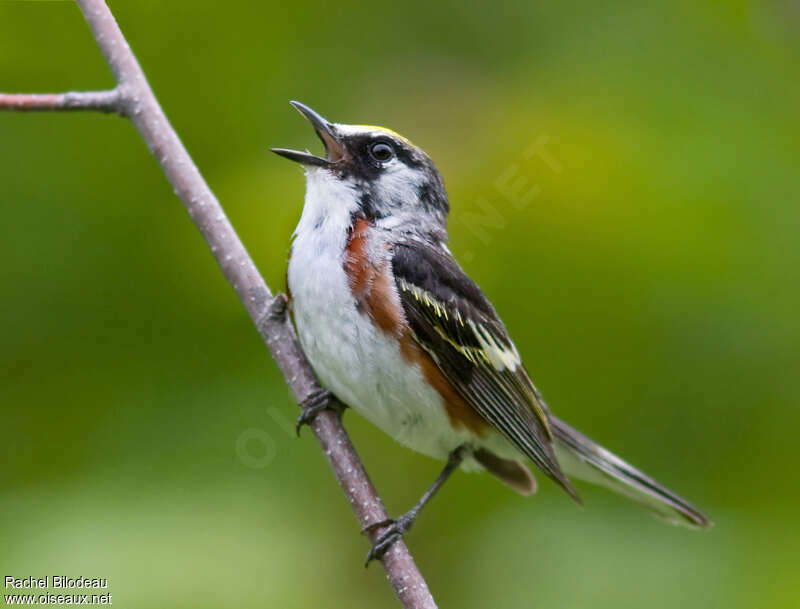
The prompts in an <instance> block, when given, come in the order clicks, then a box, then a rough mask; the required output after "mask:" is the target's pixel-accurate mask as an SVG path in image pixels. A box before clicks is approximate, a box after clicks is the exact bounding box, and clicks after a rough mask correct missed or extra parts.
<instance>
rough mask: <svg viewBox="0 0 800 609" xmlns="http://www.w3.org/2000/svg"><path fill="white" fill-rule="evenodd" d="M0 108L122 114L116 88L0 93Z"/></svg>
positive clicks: (22, 110)
mask: <svg viewBox="0 0 800 609" xmlns="http://www.w3.org/2000/svg"><path fill="white" fill-rule="evenodd" d="M0 108H3V109H5V110H16V111H18V112H49V111H53V110H59V111H64V110H78V111H79V110H92V111H95V112H115V113H117V114H122V112H121V109H122V104H121V103H120V94H119V90H118V89H111V90H110V91H85V92H80V93H78V92H70V93H38V94H35V95H31V94H26V93H19V94H15V93H0Z"/></svg>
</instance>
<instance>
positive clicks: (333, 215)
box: [288, 172, 470, 458]
mask: <svg viewBox="0 0 800 609" xmlns="http://www.w3.org/2000/svg"><path fill="white" fill-rule="evenodd" d="M319 173H320V174H321V173H322V172H319ZM327 180H328V178H326V177H325V176H324V174H323V175H321V176H318V177H316V178H315V177H314V176H313V174H311V173H310V174H309V180H308V182H309V184H308V192H307V195H306V205H305V208H304V210H303V216H302V217H301V219H300V223H299V224H298V227H297V230H296V231H295V235H296V238H295V241H294V243H293V245H292V256H291V259H290V261H289V272H288V282H289V289H290V290H291V293H292V300H293V311H294V319H295V324H296V326H297V332H298V337H299V339H300V344H301V345H302V347H303V350H304V351H305V353H306V356H307V357H308V359H309V361H310V362H311V365H312V367H313V368H314V371H315V372H316V373H317V376H318V377H319V380H320V382H321V383H322V384H323V385H324V386H325V387H327V388H328V389H330V390H331V391H332V392H333V393H334V394H335V395H337V396H338V397H339V398H340V399H341V400H342V401H344V402H345V403H346V404H347V405H349V406H351V407H352V408H353V409H354V410H356V411H357V412H359V413H360V414H361V415H363V416H364V417H366V418H367V419H369V420H370V421H372V422H373V423H374V424H375V425H377V426H378V427H380V428H381V429H382V430H383V431H385V432H386V433H388V434H389V435H391V436H392V437H394V438H395V439H396V440H397V441H398V442H401V443H402V444H405V445H406V446H408V447H409V448H412V449H414V450H416V451H418V452H421V453H424V454H427V455H430V456H432V457H436V458H445V457H446V456H447V455H448V454H449V452H450V451H452V450H453V449H454V448H456V447H457V446H459V445H460V444H462V443H464V442H466V441H468V440H469V439H470V435H469V434H468V432H466V431H463V430H459V431H457V430H454V429H453V428H452V426H451V425H450V422H449V420H448V418H447V415H446V413H445V410H444V407H443V404H442V400H441V397H440V396H439V394H438V393H437V392H436V390H434V389H433V388H432V387H431V386H430V385H428V384H427V382H425V381H424V378H423V376H422V372H421V371H420V370H419V368H418V367H417V366H416V365H411V364H409V363H407V362H406V361H405V360H404V359H403V357H402V356H401V354H400V347H399V344H398V343H397V341H396V339H394V338H392V337H388V336H387V335H385V334H384V333H382V332H381V331H380V330H378V329H377V328H376V327H375V326H374V325H373V323H372V321H371V320H370V319H369V317H367V316H366V315H364V314H362V313H360V312H359V311H358V310H357V309H356V302H355V299H354V298H353V296H352V294H351V291H350V287H349V284H348V279H347V276H346V274H345V271H344V249H345V245H346V239H347V229H348V227H349V224H350V217H351V213H352V209H351V207H352V205H353V204H354V201H355V199H354V193H353V192H348V189H347V188H345V187H343V186H341V185H340V186H339V188H338V190H337V189H334V188H332V187H331V186H332V185H331V184H330V183H325V182H326V181H327ZM322 186H324V188H320V187H322ZM320 189H321V190H324V192H325V197H326V198H325V200H320V199H319V198H318V196H317V195H318V194H320V193H319V190H320Z"/></svg>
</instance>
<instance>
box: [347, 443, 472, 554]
mask: <svg viewBox="0 0 800 609" xmlns="http://www.w3.org/2000/svg"><path fill="white" fill-rule="evenodd" d="M471 450H472V449H471V448H470V447H469V446H466V445H463V446H459V447H458V448H456V449H455V450H454V451H453V452H451V453H450V456H449V457H448V459H447V463H446V464H445V466H444V469H443V470H442V472H441V473H440V474H439V476H438V477H437V478H436V480H434V481H433V484H431V486H430V487H429V488H428V490H426V491H425V493H424V494H423V495H422V497H421V498H420V500H419V501H418V502H417V503H416V505H414V507H412V508H411V509H410V510H408V511H407V512H406V513H405V514H403V515H402V516H399V517H398V518H387V519H386V520H379V521H378V522H373V523H372V524H368V525H367V526H365V527H364V528H363V529H361V532H362V533H364V534H369V533H372V532H373V531H376V530H379V529H384V528H385V530H384V531H383V532H382V533H380V534H379V535H378V537H377V538H376V539H375V541H374V542H373V544H372V547H371V548H370V550H369V552H368V553H367V559H366V561H365V562H364V566H365V567H368V566H369V563H370V562H372V561H373V560H376V559H378V560H380V559H381V558H382V557H383V555H384V554H386V551H387V550H388V549H389V548H391V547H392V545H393V544H394V543H395V542H396V541H397V540H398V539H400V538H401V537H403V535H404V534H405V533H406V532H407V531H408V529H410V528H411V525H412V524H414V521H415V520H416V519H417V516H418V515H419V513H420V511H421V510H422V508H423V507H425V505H426V504H427V503H428V502H429V501H430V500H431V499H432V498H433V496H434V495H435V494H436V492H437V491H438V490H439V489H440V488H442V486H443V485H444V483H445V482H447V479H448V478H450V476H451V475H452V473H453V472H454V471H455V470H456V469H458V466H459V465H461V462H462V461H463V460H464V458H465V457H467V456H468V455H469V454H470V453H471Z"/></svg>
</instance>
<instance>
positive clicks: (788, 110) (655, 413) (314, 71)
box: [0, 0, 800, 609]
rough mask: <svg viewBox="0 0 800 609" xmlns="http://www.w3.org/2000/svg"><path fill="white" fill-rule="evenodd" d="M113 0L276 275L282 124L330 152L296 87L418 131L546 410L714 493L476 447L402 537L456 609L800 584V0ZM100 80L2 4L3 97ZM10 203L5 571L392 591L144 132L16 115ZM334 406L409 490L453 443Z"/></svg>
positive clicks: (1, 394) (276, 602) (682, 601)
mask: <svg viewBox="0 0 800 609" xmlns="http://www.w3.org/2000/svg"><path fill="white" fill-rule="evenodd" d="M112 9H113V10H114V11H115V13H116V16H117V18H118V20H119V22H120V24H121V26H122V28H123V31H124V32H125V33H126V35H127V36H128V39H129V41H130V43H131V45H132V46H133V48H134V50H135V52H136V53H137V54H138V56H139V58H140V60H141V62H142V64H143V67H144V69H145V71H146V73H147V74H148V77H149V79H150V81H151V84H152V85H153V87H154V89H155V91H156V94H157V95H158V97H159V99H160V101H161V102H162V104H163V106H164V109H165V111H166V112H167V114H168V115H169V117H170V118H171V120H172V122H173V124H174V125H175V127H176V128H177V130H178V132H179V133H180V135H181V136H182V138H183V140H184V142H185V143H186V145H187V147H188V148H189V150H190V151H191V153H192V155H193V156H194V158H195V160H196V161H197V162H198V164H199V166H200V168H201V170H202V171H203V172H204V174H205V176H206V178H207V179H208V181H209V183H210V184H211V186H212V188H213V189H214V190H215V191H216V193H217V194H218V196H219V197H220V200H221V201H222V203H223V205H224V206H225V208H226V210H227V211H228V213H229V214H230V217H231V219H232V221H233V223H234V225H235V226H236V227H237V228H238V230H239V231H240V234H241V236H242V238H243V239H244V241H245V243H246V244H247V246H248V247H249V249H250V251H251V252H252V253H253V255H254V257H255V259H256V261H257V262H258V264H259V266H260V268H261V269H262V271H263V272H264V274H265V277H266V278H267V280H268V281H269V282H270V284H271V285H272V286H274V287H276V288H278V287H281V286H282V285H283V276H284V269H285V259H286V253H287V247H288V244H289V238H290V234H291V232H292V229H293V226H294V223H295V222H296V221H297V218H298V216H299V212H300V207H301V201H302V196H303V180H302V176H301V174H300V172H299V171H298V169H297V168H295V167H292V166H291V165H289V164H288V163H287V162H286V161H284V160H282V159H279V158H277V157H274V156H273V155H271V154H270V153H269V152H268V150H267V148H268V146H290V147H291V146H294V147H303V146H316V145H317V142H316V140H315V138H314V137H313V134H312V133H311V132H310V130H309V128H308V126H307V125H306V124H305V123H304V121H303V120H302V119H301V118H300V117H299V116H297V115H296V113H295V112H294V111H293V110H292V109H291V108H290V107H289V106H288V104H287V101H288V100H289V99H300V100H302V101H304V102H306V103H308V104H310V105H312V106H313V107H314V108H316V109H319V110H320V111H321V112H323V113H324V114H326V115H328V116H329V117H330V118H332V119H334V120H338V121H342V122H359V123H371V124H375V123H377V124H385V125H388V126H390V127H392V128H394V129H396V130H398V131H399V132H401V133H403V134H405V135H408V136H409V137H410V138H411V139H413V140H414V141H415V142H416V143H418V144H419V145H421V146H422V147H423V148H425V149H426V150H427V151H428V152H429V153H430V154H431V156H432V157H433V158H434V159H435V160H436V161H437V163H438V164H439V168H440V169H441V170H442V173H443V175H444V177H445V179H446V181H447V183H448V186H449V192H450V199H451V203H452V209H453V211H452V215H451V223H450V225H451V245H452V249H453V250H454V252H455V253H456V255H457V256H459V257H460V258H461V260H462V261H463V262H464V265H465V266H466V268H467V269H468V271H469V272H470V273H471V274H472V275H473V276H474V277H475V278H476V279H477V280H478V282H479V283H480V284H481V285H482V286H483V287H484V289H485V290H486V291H487V293H488V294H489V296H490V297H491V298H492V299H493V300H494V301H495V304H496V305H497V308H498V309H499V311H500V312H501V314H502V315H503V317H504V319H505V321H506V323H507V325H508V326H509V328H510V330H511V331H512V334H513V335H514V337H515V339H516V342H517V344H518V346H519V348H520V351H521V352H522V353H523V355H524V356H525V358H526V361H527V364H528V367H529V369H530V370H531V372H532V374H533V375H534V378H535V379H536V380H537V384H538V385H539V386H540V388H541V389H542V390H543V391H544V393H545V396H546V397H547V399H548V401H549V403H550V404H551V406H552V407H553V408H554V410H555V411H556V412H558V413H559V414H561V415H563V416H564V417H565V418H567V419H568V420H570V421H571V422H573V423H574V424H575V425H576V426H577V427H579V428H581V429H582V430H584V431H585V432H587V433H588V434H590V435H592V436H593V437H595V438H596V439H598V440H599V441H601V442H602V443H603V444H605V445H607V446H608V447H609V448H611V449H612V450H615V451H617V452H619V453H620V454H621V455H622V456H624V457H625V458H627V459H629V460H631V461H632V462H633V463H636V464H638V465H640V466H642V467H643V468H644V469H645V470H646V471H648V472H649V473H651V474H652V475H654V476H655V477H656V478H658V479H659V480H661V481H663V482H664V483H666V484H668V485H670V486H672V487H673V488H675V489H676V490H678V491H679V492H681V493H682V494H685V495H686V496H687V497H689V498H690V499H692V500H694V501H696V502H697V503H698V504H699V505H700V506H701V507H703V508H704V509H706V510H707V511H708V512H709V514H710V515H711V516H712V517H713V518H714V519H715V521H716V527H715V528H714V529H713V530H712V531H710V532H709V533H693V532H689V531H684V530H680V529H674V528H670V527H666V526H663V525H661V524H660V523H658V522H656V521H655V520H653V519H650V518H648V516H647V515H646V514H644V513H642V512H641V511H640V510H638V509H637V508H635V507H632V506H630V505H629V504H627V503H626V502H624V501H622V500H618V499H617V498H614V497H612V496H610V495H608V494H607V493H605V492H604V491H602V490H595V489H590V488H587V487H585V486H582V487H581V492H582V494H583V496H584V500H585V503H586V507H585V508H584V509H582V510H581V509H578V508H577V507H576V506H575V505H573V504H572V503H571V502H570V501H569V499H568V498H567V497H566V496H565V495H563V493H560V492H559V491H558V490H557V489H556V488H555V487H554V485H552V484H550V483H547V482H545V483H543V484H542V488H541V490H540V492H539V495H538V496H536V497H533V498H530V499H528V500H525V499H523V498H521V497H518V496H516V495H514V494H513V493H511V492H509V491H508V490H506V489H505V488H504V487H503V486H501V485H499V484H497V483H496V482H495V481H494V480H491V479H489V478H488V477H486V476H480V475H466V474H463V475H459V476H456V478H455V479H454V480H453V481H452V483H450V484H449V485H448V486H447V487H446V488H445V489H444V491H443V492H442V495H441V497H439V498H438V499H437V500H436V501H434V503H433V504H432V506H431V507H430V508H429V511H427V512H426V513H425V514H424V515H423V517H422V518H421V519H420V521H419V522H418V524H417V525H416V526H415V528H414V529H413V530H412V531H411V533H410V534H409V536H408V540H409V543H410V546H411V548H412V551H413V553H414V555H415V557H416V558H417V560H418V562H419V563H420V566H421V568H422V570H423V572H424V573H425V575H426V576H427V578H428V581H429V583H430V585H431V587H432V589H433V590H434V592H435V593H436V596H437V598H438V600H439V601H440V603H441V606H448V607H461V608H468V607H487V606H503V607H529V606H536V607H559V608H568V607H589V606H591V607H593V608H596V609H599V608H602V607H613V608H615V609H620V608H623V607H642V606H646V607H650V608H657V607H663V608H667V607H669V608H672V607H682V608H690V607H725V608H727V609H731V608H736V607H742V608H745V607H747V608H749V607H753V606H760V607H770V608H794V607H797V606H799V605H800V595H799V594H798V588H797V582H796V577H797V571H798V569H800V561H799V560H798V556H800V552H799V550H800V548H798V538H800V524H798V520H797V507H798V495H800V489H798V485H797V470H798V468H800V456H798V455H799V454H800V453H799V452H798V451H797V433H796V431H795V430H796V429H797V427H798V424H800V415H799V414H798V413H799V411H798V408H797V396H798V395H799V394H800V375H799V374H798V365H800V350H799V349H798V344H800V322H799V320H800V317H799V316H798V311H799V310H800V282H799V281H798V279H799V278H798V268H800V241H798V231H799V230H800V205H798V203H800V201H798V175H797V173H798V159H800V145H799V144H798V141H800V138H799V137H798V135H800V134H799V133H798V127H799V126H800V123H799V122H798V119H797V116H798V115H797V109H798V107H800V78H798V76H799V74H798V50H799V48H800V47H799V46H798V39H797V31H798V27H799V26H800V12H798V9H797V6H796V5H794V4H792V3H789V2H783V1H778V0H774V1H772V2H762V3H756V2H744V1H731V2H727V3H719V2H707V1H704V2H690V1H679V2H661V3H647V4H646V6H645V5H643V4H642V3H638V2H616V3H610V4H609V3H595V2H586V1H583V2H581V1H572V2H562V3H544V2H536V3H533V2H527V1H522V0H520V1H518V2H512V3H505V4H502V5H493V4H491V3H478V2H463V1H462V2H452V1H446V2H439V3H432V2H416V1H411V2H403V3H381V4H377V3H363V2H352V1H349V0H345V1H343V2H337V3H333V4H327V3H322V2H314V1H307V2H298V3H285V2H284V3H277V2H268V1H266V2H228V3H223V4H220V3H218V2H211V1H209V0H202V1H193V2H186V1H178V0H172V1H170V2H157V1H155V0H139V1H137V2H132V1H129V2H122V1H115V2H113V3H112ZM111 84H112V81H111V77H110V75H109V73H108V70H107V68H106V67H105V65H104V64H103V61H102V58H101V56H100V54H99V52H98V51H97V49H96V47H95V45H94V41H93V40H92V38H91V36H90V35H89V32H88V29H87V27H86V26H85V23H84V22H83V20H82V17H81V16H80V13H79V11H78V10H77V8H76V6H75V5H74V4H72V3H70V2H24V1H17V2H0V90H4V91H60V90H70V89H81V88H84V89H95V88H103V87H108V86H110V85H111ZM537 142H538V143H539V144H542V143H544V145H545V149H546V151H547V153H548V154H549V155H550V156H549V157H548V158H549V161H550V162H549V163H548V162H545V160H544V159H543V158H542V156H540V155H536V154H532V151H533V148H532V146H533V147H535V145H536V144H537ZM554 162H555V163H554ZM509 181H511V182H514V181H516V188H517V189H518V190H519V192H525V193H533V192H535V194H536V196H535V197H532V198H529V199H527V200H526V202H527V204H519V200H517V204H516V205H515V202H514V201H513V200H511V199H509V198H508V197H506V196H504V195H503V194H502V192H501V190H502V185H503V184H507V183H509ZM532 188H535V189H536V190H535V191H533V190H531V189H532ZM0 205H1V206H2V213H3V218H4V227H5V228H4V230H3V238H2V240H0V256H1V257H2V260H3V261H4V264H3V265H2V266H1V267H0V283H1V284H2V285H3V286H4V287H3V291H2V294H3V297H2V315H0V341H2V343H1V344H2V349H1V350H0V379H1V380H0V402H1V403H2V406H1V407H0V408H2V410H0V414H1V415H2V418H1V419H0V420H2V424H1V425H2V431H3V434H2V435H3V443H2V448H0V463H1V464H2V465H0V468H2V469H1V470H0V473H1V474H2V485H0V523H2V526H0V547H2V549H3V552H2V554H1V555H0V574H13V575H16V576H20V577H21V576H25V575H46V574H50V575H52V574H68V575H85V576H101V577H109V578H110V580H111V592H112V593H113V594H114V600H115V602H117V603H118V604H120V605H123V606H125V607H154V606H160V607H176V608H177V607H192V608H204V607H220V606H236V607H264V606H274V607H320V606H322V607H345V606H346V607H375V606H381V607H391V606H393V602H394V601H393V600H392V599H391V593H390V591H389V590H388V588H387V586H386V584H385V582H384V581H383V579H384V578H383V576H382V574H381V570H380V569H379V568H374V567H373V568H371V569H369V570H368V571H365V570H363V569H362V568H361V566H360V565H361V563H360V561H361V558H362V557H363V554H364V552H365V551H366V549H367V545H366V543H365V541H364V540H363V538H361V537H360V536H359V535H358V530H357V526H356V523H355V521H354V519H353V517H352V516H351V514H350V512H349V508H348V506H347V505H346V502H345V500H344V499H343V497H342V495H341V493H340V491H339V490H338V488H337V487H336V484H335V481H334V480H333V478H332V476H331V473H330V471H329V468H328V466H327V465H326V463H325V461H324V458H323V456H322V454H321V453H320V451H319V450H318V449H317V447H316V446H315V444H314V442H313V439H312V438H311V436H310V434H308V433H304V434H303V436H302V438H301V439H300V440H299V441H298V440H295V439H294V438H293V437H292V435H291V434H290V433H289V432H288V431H287V428H288V426H289V425H290V424H291V422H292V421H293V419H294V417H295V416H296V413H297V409H296V407H295V406H294V405H293V404H292V403H291V400H290V399H289V396H288V394H287V390H286V387H285V385H284V383H283V382H282V379H281V377H280V376H279V374H278V372H277V370H276V368H275V366H274V365H273V364H272V362H271V361H270V359H269V355H268V354H267V352H266V350H265V349H264V346H263V344H262V343H261V341H260V339H259V338H258V336H257V334H256V332H255V331H254V330H253V328H252V326H251V323H250V321H249V320H248V318H247V317H246V315H245V314H244V312H243V311H242V309H241V306H240V305H239V303H238V302H237V300H236V298H235V296H234V294H233V291H232V290H231V289H230V288H229V287H228V285H227V284H226V283H225V281H224V279H223V278H222V276H221V274H220V273H219V271H218V269H217V268H216V267H215V264H214V262H213V261H212V258H211V256H210V255H209V252H208V250H207V248H206V246H205V244H204V243H203V242H202V239H201V238H200V237H199V235H198V234H197V232H196V230H195V229H194V228H193V226H192V225H191V223H190V222H189V221H188V218H187V217H186V214H185V212H184V211H183V209H182V208H181V206H180V205H179V203H178V202H177V201H176V200H175V197H174V195H173V194H172V191H171V189H170V188H169V187H168V185H167V184H166V182H165V180H164V178H163V176H162V174H161V172H160V170H159V168H158V166H157V164H156V163H155V162H154V161H153V159H152V158H151V157H150V156H149V155H148V153H147V150H146V148H145V146H144V145H143V144H142V142H141V141H140V139H139V138H138V136H137V134H136V132H135V131H134V129H133V128H132V127H131V125H130V124H128V123H127V122H126V121H123V120H121V119H119V118H116V117H110V116H98V115H91V114H61V115H54V114H39V115H13V114H2V115H0ZM521 277H522V278H523V279H522V280H521V279H520V278H521ZM346 422H347V426H348V429H349V430H351V432H352V435H353V437H354V441H355V443H356V445H357V446H358V448H359V450H360V451H361V453H362V456H363V458H364V460H365V462H366V464H367V467H368V469H369V471H370V472H371V474H372V475H373V477H374V480H375V482H376V484H377V486H378V488H379V489H380V491H381V493H382V495H383V497H384V499H385V501H386V503H387V505H388V507H389V509H390V511H392V512H393V513H398V512H400V511H401V510H404V509H406V508H407V507H408V506H409V505H410V503H411V502H412V501H413V500H415V499H416V498H417V496H418V495H419V494H420V492H421V491H422V489H423V488H424V487H425V486H426V485H427V484H428V483H429V482H430V480H432V478H433V476H434V475H435V473H436V472H437V470H438V468H439V464H438V463H435V462H433V461H431V460H429V459H427V458H425V457H422V456H419V455H415V454H412V453H410V452H408V451H406V450H404V449H403V448H401V447H398V446H396V445H395V444H393V443H392V442H391V441H390V440H389V439H388V438H387V437H386V436H384V435H383V434H381V433H380V432H377V431H376V430H374V429H372V428H371V427H370V426H369V425H368V424H367V423H365V422H364V421H362V420H359V419H358V417H357V416H356V415H354V414H353V413H349V414H347V415H346ZM248 430H250V431H248ZM253 430H255V431H253ZM243 434H244V435H243ZM248 437H251V440H250V441H249V442H245V440H247V438H248ZM237 442H238V444H237ZM265 464H267V466H264V465H265ZM262 466H263V467H262Z"/></svg>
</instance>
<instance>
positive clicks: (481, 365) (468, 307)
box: [392, 240, 578, 499]
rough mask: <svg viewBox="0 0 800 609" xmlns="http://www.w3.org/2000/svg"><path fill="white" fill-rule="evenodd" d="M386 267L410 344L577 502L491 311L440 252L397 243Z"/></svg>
mask: <svg viewBox="0 0 800 609" xmlns="http://www.w3.org/2000/svg"><path fill="white" fill-rule="evenodd" d="M392 270H393V272H394V276H395V282H396V285H397V291H398V294H399V296H400V302H401V303H402V306H403V311H404V313H405V316H406V319H407V321H408V323H409V326H410V327H411V331H412V333H413V336H414V339H415V340H416V342H417V343H418V344H419V345H420V346H421V347H422V348H423V349H424V350H425V351H426V352H427V353H428V354H429V355H430V356H431V357H432V358H433V360H434V362H435V363H436V365H437V366H438V367H439V369H440V370H441V372H442V373H443V374H444V376H445V378H447V380H448V381H449V382H450V383H451V384H452V385H453V387H454V388H455V389H456V391H457V392H458V393H459V395H461V397H463V398H464V400H466V401H467V403H468V404H469V405H470V406H472V407H473V408H474V409H475V411H476V412H477V413H478V414H479V415H480V416H481V417H482V418H483V419H484V420H486V421H487V422H488V423H489V424H491V425H492V426H493V427H495V429H497V430H498V431H499V432H500V433H501V434H502V435H503V436H505V437H506V439H508V440H509V441H510V442H511V443H512V444H514V445H515V446H516V447H517V448H518V449H519V450H520V451H521V452H522V453H523V454H524V455H525V456H527V457H528V458H529V459H531V460H532V461H533V462H534V463H535V464H536V465H537V466H538V467H539V468H540V469H542V471H544V472H545V473H546V474H547V475H548V476H550V477H551V478H553V479H554V480H555V481H556V482H558V483H559V484H561V486H563V487H564V488H565V489H566V490H567V492H569V493H570V494H571V495H572V496H573V497H574V498H575V499H578V497H577V494H576V493H575V490H574V489H573V488H572V486H571V485H570V483H569V481H568V480H567V478H566V476H565V475H564V473H563V472H562V471H561V467H560V466H559V464H558V461H557V459H556V456H555V453H554V450H553V436H552V432H551V430H550V424H549V413H548V411H547V406H546V405H545V403H544V401H543V400H542V398H541V395H540V394H539V392H538V391H537V389H536V387H535V386H534V385H533V383H532V382H531V379H530V377H529V376H528V373H527V371H526V370H525V367H524V366H523V365H522V361H521V359H520V356H519V353H518V352H517V349H516V347H515V346H514V343H513V342H512V341H511V338H510V337H509V336H508V332H507V331H506V329H505V326H504V325H503V322H502V321H500V318H499V317H498V316H497V313H496V312H495V310H494V307H492V305H491V303H490V302H489V301H488V299H487V298H486V296H484V295H483V292H481V290H480V289H479V288H478V286H477V285H476V284H475V283H474V282H473V281H472V280H471V279H470V278H469V277H468V276H467V275H466V274H465V273H464V271H463V270H462V269H461V267H459V266H458V263H457V262H456V261H455V259H454V258H453V257H452V256H451V255H450V254H449V253H448V252H447V251H446V250H445V249H444V248H438V247H436V246H434V245H430V244H427V243H424V242H422V241H417V240H412V241H408V242H404V243H401V244H395V246H394V248H393V257H392Z"/></svg>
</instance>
